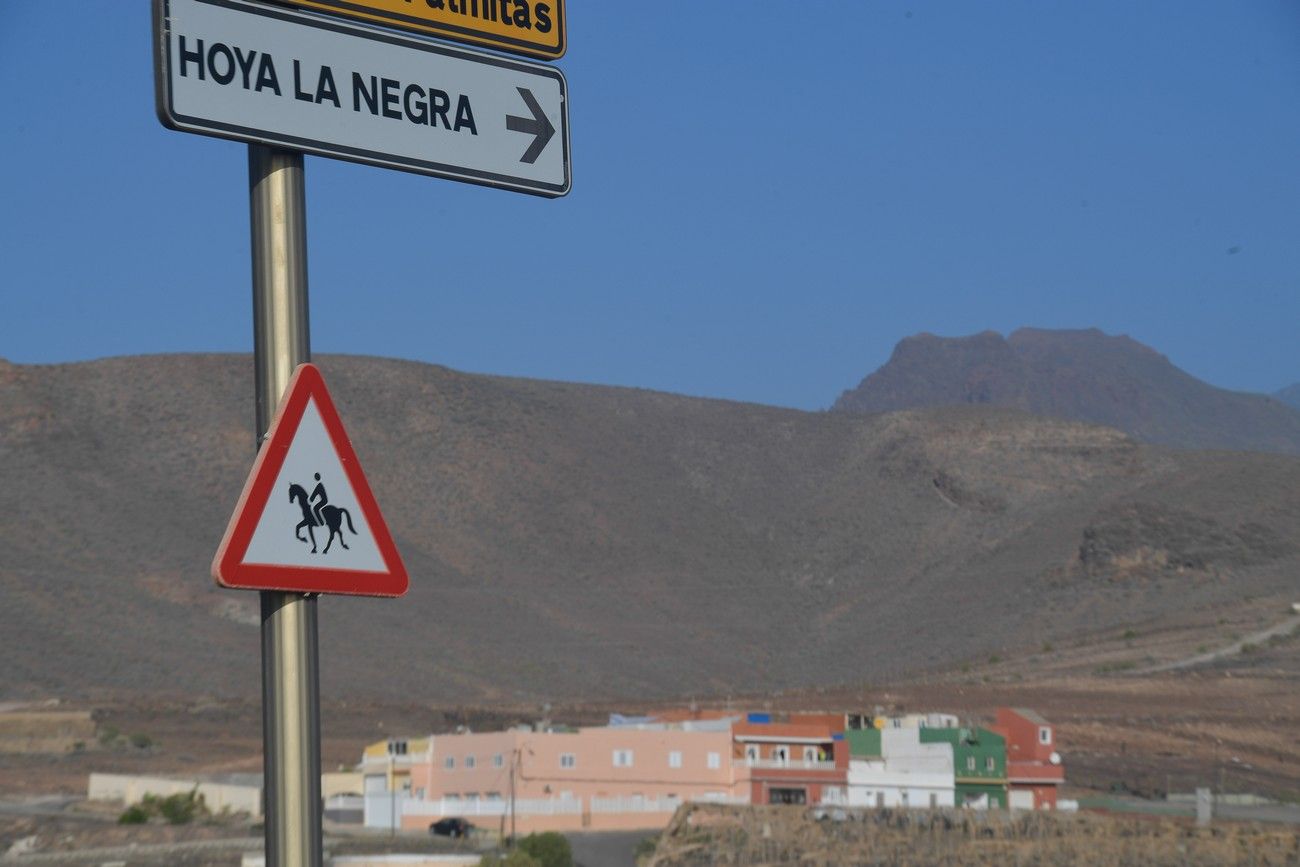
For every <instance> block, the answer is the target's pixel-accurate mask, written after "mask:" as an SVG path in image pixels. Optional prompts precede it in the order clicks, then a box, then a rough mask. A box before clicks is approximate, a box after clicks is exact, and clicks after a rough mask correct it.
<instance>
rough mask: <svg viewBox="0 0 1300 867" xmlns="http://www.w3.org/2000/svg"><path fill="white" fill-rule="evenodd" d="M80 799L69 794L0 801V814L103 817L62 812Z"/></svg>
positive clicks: (100, 819) (76, 817)
mask: <svg viewBox="0 0 1300 867" xmlns="http://www.w3.org/2000/svg"><path fill="white" fill-rule="evenodd" d="M80 800H81V798H78V797H73V796H71V795H37V796H34V797H31V798H21V799H19V800H16V801H0V815H5V816H63V817H66V818H74V819H80V818H84V819H94V820H95V821H103V819H102V818H101V817H98V816H89V815H85V814H77V813H67V812H64V811H65V810H66V809H67V807H68V805H69V804H72V803H75V802H77V801H80Z"/></svg>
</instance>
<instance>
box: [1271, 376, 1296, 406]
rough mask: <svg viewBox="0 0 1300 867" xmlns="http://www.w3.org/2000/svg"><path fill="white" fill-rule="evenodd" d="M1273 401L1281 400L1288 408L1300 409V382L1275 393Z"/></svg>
mask: <svg viewBox="0 0 1300 867" xmlns="http://www.w3.org/2000/svg"><path fill="white" fill-rule="evenodd" d="M1273 399H1274V400H1280V401H1282V403H1284V404H1286V405H1287V406H1291V407H1295V408H1296V409H1300V382H1296V383H1292V384H1291V385H1288V386H1287V387H1286V388H1280V389H1278V390H1277V391H1275V392H1273Z"/></svg>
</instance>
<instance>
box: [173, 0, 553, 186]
mask: <svg viewBox="0 0 1300 867" xmlns="http://www.w3.org/2000/svg"><path fill="white" fill-rule="evenodd" d="M154 17H155V22H156V23H155V29H156V39H157V41H156V42H155V50H156V53H157V58H156V60H157V75H156V82H157V87H156V101H157V109H158V117H159V119H160V120H161V121H162V122H163V124H164V125H165V126H168V127H170V128H172V129H176V130H181V131H183V132H194V133H200V134H203V135H212V136H218V137H221V138H230V139H235V140H237V141H245V142H249V143H251V144H268V145H275V146H279V147H283V148H289V149H292V150H294V151H300V152H305V153H310V154H318V155H321V156H328V157H335V158H338V159H344V160H351V161H353V162H361V163H369V164H371V165H376V166H382V167H385V168H394V169H402V170H405V171H410V172H417V173H420V174H427V175H433V176H435V177H440V178H448V179H450V180H457V181H465V182H467V183H473V184H483V185H486V186H492V187H500V188H503V189H508V190H515V191H517V192H522V193H532V194H534V195H539V196H548V197H555V196H563V195H564V194H566V193H567V192H568V191H569V183H570V178H569V124H568V98H567V84H566V82H565V80H564V76H563V75H562V74H561V73H560V71H559V70H558V69H555V68H553V67H550V66H544V65H542V64H538V63H530V62H527V61H523V60H512V59H510V58H506V57H499V56H497V55H493V54H484V53H482V52H478V51H472V50H470V49H466V48H456V47H453V46H449V45H441V44H438V43H435V42H431V41H429V40H427V39H421V38H418V37H410V36H404V35H401V34H398V33H392V32H389V31H386V30H381V29H379V28H377V27H369V26H366V25H362V24H350V23H347V22H343V21H336V20H333V19H331V18H329V17H326V16H323V15H318V14H314V13H308V12H298V11H296V10H293V9H286V8H282V7H279V6H263V5H258V4H257V3H253V2H248V0H154Z"/></svg>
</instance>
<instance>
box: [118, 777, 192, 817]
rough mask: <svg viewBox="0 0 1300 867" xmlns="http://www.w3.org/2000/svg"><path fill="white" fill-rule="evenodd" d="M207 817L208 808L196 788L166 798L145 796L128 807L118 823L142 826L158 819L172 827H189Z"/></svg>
mask: <svg viewBox="0 0 1300 867" xmlns="http://www.w3.org/2000/svg"><path fill="white" fill-rule="evenodd" d="M207 815H208V806H207V804H206V803H205V802H204V800H203V796H202V795H200V794H199V790H198V787H197V786H196V787H195V788H193V789H191V790H190V791H188V792H181V793H179V794H175V795H168V796H167V797H165V798H160V797H159V796H157V795H145V796H144V797H143V798H141V799H140V803H138V804H132V805H131V806H130V807H127V808H126V811H125V812H124V813H122V815H121V816H119V817H118V820H117V821H118V823H119V824H122V825H140V824H143V823H145V822H148V821H149V820H150V819H153V818H155V817H157V818H161V819H163V820H164V821H166V822H167V823H168V824H171V825H187V824H189V823H190V822H193V821H194V820H195V819H196V818H199V817H201V816H207Z"/></svg>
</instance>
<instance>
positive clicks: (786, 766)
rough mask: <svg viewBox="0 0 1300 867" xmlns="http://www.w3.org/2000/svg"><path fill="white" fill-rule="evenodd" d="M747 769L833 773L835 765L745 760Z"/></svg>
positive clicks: (809, 760)
mask: <svg viewBox="0 0 1300 867" xmlns="http://www.w3.org/2000/svg"><path fill="white" fill-rule="evenodd" d="M742 764H743V765H744V766H745V767H748V768H754V769H760V770H765V771H833V770H835V763H834V762H831V761H816V760H813V759H745V760H744V762H743V763H742Z"/></svg>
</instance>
